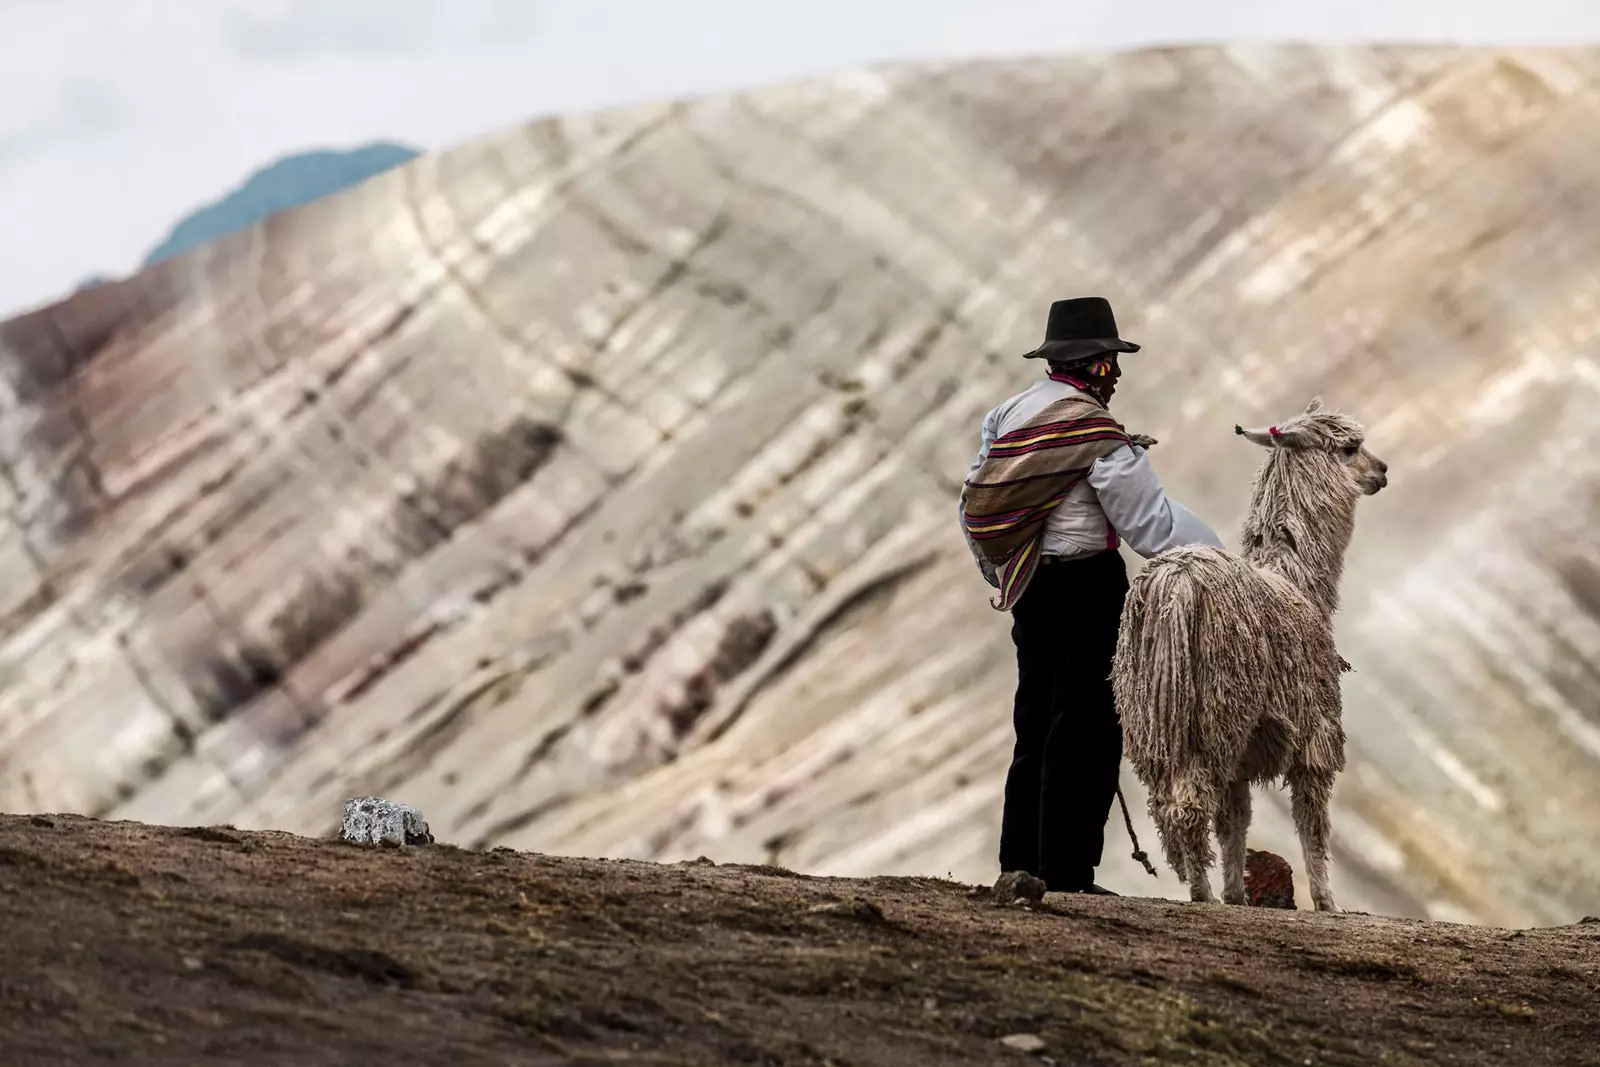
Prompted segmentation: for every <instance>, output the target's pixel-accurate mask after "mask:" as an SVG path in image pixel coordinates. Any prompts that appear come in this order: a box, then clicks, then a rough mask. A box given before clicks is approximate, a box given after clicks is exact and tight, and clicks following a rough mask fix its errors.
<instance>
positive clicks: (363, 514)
mask: <svg viewBox="0 0 1600 1067" xmlns="http://www.w3.org/2000/svg"><path fill="white" fill-rule="evenodd" d="M1597 72H1600V54H1597V53H1593V52H1587V51H1582V52H1550V51H1530V52H1488V51H1457V50H1429V49H1329V50H1312V49H1306V48H1281V49H1274V48H1258V47H1252V48H1226V49H1195V50H1166V51H1149V52H1142V53H1134V54H1125V55H1095V56H1081V57H1067V58H1054V59H1033V60H1027V61H1015V62H983V63H970V64H949V65H922V66H901V67H891V68H885V69H881V70H876V71H869V72H858V73H851V74H845V75H839V76H835V77H829V78H824V79H819V80H813V81H808V82H804V83H799V84H793V85H786V86H782V87H777V88H772V89H766V90H762V91H759V92H753V93H749V94H745V95H739V96H724V97H715V98H708V99H704V100H698V101H695V102H692V103H681V104H663V105H660V106H651V107H640V108H633V109H626V110H618V111H610V112H605V113H601V114H594V115H584V116H576V117H570V118H560V119H551V120H546V121H541V122H537V123H532V124H530V125H527V126H524V127H520V128H517V129H512V130H507V131H505V132H503V133H499V134H495V135H492V136H489V137H485V138H483V139H481V140H478V141H475V142H473V143H470V144H467V145H464V146H462V147H460V148H458V149H455V150H453V151H450V152H446V153H443V154H441V155H437V156H433V157H429V158H425V159H422V160H419V161H417V162H416V163H414V164H412V165H410V166H407V167H405V168H403V169H401V170H399V171H396V172H392V173H390V174H387V175H384V176H381V177H379V178H377V179H374V180H373V181H371V182H369V183H367V184H366V185H364V186H362V187H360V188H359V189H356V190H353V191H351V192H348V193H346V194H343V195H340V196H337V197H333V198H331V199H329V200H326V201H323V202H320V203H318V204H314V205H311V206H309V207H306V208H303V209H300V210H297V211H293V212H290V213H287V214H284V215H281V216H278V217H275V218H274V219H272V220H270V221H269V223H268V224H266V225H265V226H263V227H260V228H257V229H255V230H253V231H250V232H248V233H245V234H242V235H239V236H237V237H234V238H229V239H225V240H223V241H220V242H217V243H216V244H214V245H212V246H209V247H206V248H202V249H199V250H197V251H195V252H194V253H192V254H189V255H187V256H185V257H182V258H180V259H178V260H175V261H170V262H168V263H165V264H162V265H160V266H158V267H156V268H154V269H152V270H150V271H147V272H145V273H143V274H141V275H139V276H138V277H136V278H133V279H130V280H128V281H126V282H123V283H120V284H114V285H109V286H105V287H103V288H99V289H95V290H91V291H88V292H85V293H83V294H80V295H78V296H76V297H74V298H73V299H71V300H70V301H67V302H66V303H63V304H60V305H57V306H54V307H50V308H46V309H43V310H41V311H39V312H36V313H34V314H31V315H28V316H24V317H22V318H19V319H15V320H13V321H11V322H9V323H6V324H4V325H3V326H0V371H3V377H0V380H3V383H4V394H3V395H0V409H3V416H0V456H3V457H4V468H3V470H0V475H3V477H0V492H3V493H4V496H5V503H6V511H7V514H8V516H9V518H10V522H9V525H8V527H7V530H6V536H5V539H4V541H3V543H0V583H3V584H0V593H3V596H4V603H3V609H0V610H3V614H0V642H3V643H0V680H3V681H4V685H3V686H0V809H4V810H10V811H38V810H75V811H83V812H91V813H96V814H102V815H109V816H112V817H127V818H138V819H146V820H151V821H157V822H167V823H172V822H187V823H197V822H206V823H210V822H233V823H236V824H238V825H240V826H244V827H262V826H276V827H282V828H287V829H293V830H297V831H302V832H306V831H311V832H319V831H328V830H331V829H332V828H333V826H334V824H335V823H336V822H337V819H338V813H339V810H340V804H341V802H342V801H343V799H344V798H346V797H349V796H355V795H365V794H379V795H383V796H388V797H391V798H393V799H396V800H400V801H404V802H406V803H410V804H413V805H416V806H417V807H419V808H421V810H422V811H423V812H424V813H425V814H426V815H427V817H428V820H429V822H430V823H431V824H432V827H433V830H434V832H435V834H436V835H438V837H439V838H440V839H441V840H446V841H455V842H458V843H463V844H488V843H495V844H506V845H511V846H514V847H518V848H538V849H544V850H548V851H555V852H563V853H587V854H596V855H626V856H637V857H654V858H661V859H679V858H687V857H693V856H695V855H697V854H700V853H706V854H709V855H712V856H714V857H717V858H720V859H728V860H752V859H759V860H770V861H772V862H775V863H781V864H785V865H788V866H792V867H797V868H802V869H806V870H810V871H817V872H829V873H839V874H860V873H868V872H880V871H882V872H925V873H937V874H944V873H946V872H950V873H953V874H955V875H956V876H957V877H961V878H965V879H969V880H975V881H976V880H987V879H988V878H991V877H992V876H993V874H994V867H993V852H994V846H995V833H996V823H997V818H998V801H999V793H1000V786H1001V780H1002V775H1003V770H1004V767H1005V764H1006V761H1007V758H1008V749H1009V744H1010V737H1009V724H1008V716H1009V699H1010V686H1011V684H1012V680H1013V673H1012V672H1013V667H1012V663H1011V660H1010V646H1009V641H1008V638H1007V625H1006V620H1005V619H1004V618H1003V617H1001V616H999V615H997V614H995V613H994V612H993V611H992V610H991V609H990V608H989V607H988V605H987V594H988V589H987V587H986V586H984V585H983V584H982V582H981V580H980V579H979V577H978V575H977V574H976V571H975V569H974V568H973V566H972V564H971V561H970V559H968V557H967V556H966V555H965V552H964V548H963V546H962V543H961V539H960V535H959V531H958V528H957V526H956V523H955V513H954V503H953V501H954V495H955V492H956V488H957V485H958V484H959V480H960V478H961V477H962V475H963V473H964V471H965V469H966V465H967V463H968V462H969V460H970V458H971V455H972V452H973V449H974V448H975V446H976V429H977V423H978V420H979V418H980V417H981V415H982V413H983V411H984V410H985V409H986V408H988V407H989V406H990V405H992V404H993V403H995V402H997V401H998V400H999V399H1000V398H1002V397H1003V396H1005V395H1007V394H1008V393H1009V392H1011V391H1012V390H1014V389H1016V388H1018V387H1019V386H1020V385H1021V384H1023V383H1024V382H1025V381H1026V380H1027V379H1028V378H1029V376H1030V375H1032V374H1034V373H1036V372H1037V367H1036V366H1034V365H1032V364H1029V363H1025V362H1024V361H1022V360H1020V359H1018V358H1017V356H1018V354H1019V353H1020V352H1021V351H1023V350H1025V349H1026V348H1028V347H1031V345H1032V344H1033V343H1034V342H1035V341H1036V340H1037V338H1038V336H1039V331H1040V330H1041V328H1042V320H1043V311H1044V308H1045V306H1046V304H1047V303H1048V301H1049V300H1051V299H1053V298H1056V297H1059V296H1063V295H1071V294H1078V293H1086V292H1097V293H1104V294H1106V295H1108V296H1109V297H1111V298H1112V299H1113V300H1114V302H1115V304H1116V306H1117V308H1118V309H1119V318H1120V319H1121V321H1122V323H1123V326H1124V332H1125V333H1126V334H1127V335H1129V336H1131V337H1133V338H1135V339H1137V340H1139V341H1141V342H1143V343H1144V345H1145V349H1144V351H1143V352H1141V353H1139V355H1138V356H1137V357H1136V358H1135V359H1133V360H1131V361H1130V364H1129V367H1130V378H1129V381H1128V382H1127V387H1126V389H1125V390H1124V395H1123V396H1120V397H1119V399H1118V408H1119V411H1120V412H1121V414H1122V415H1123V416H1124V418H1125V419H1126V421H1127V422H1128V423H1129V424H1130V425H1131V426H1132V427H1133V428H1135V429H1137V430H1140V431H1143V432H1148V433H1152V434H1154V435H1155V436H1157V437H1159V438H1161V440H1162V442H1163V444H1162V446H1161V447H1160V448H1158V449H1157V451H1156V453H1155V458H1156V460H1157V465H1158V468H1159V470H1160V471H1161V473H1162V475H1163V476H1164V478H1165V479H1166V480H1167V481H1168V483H1169V485H1170V487H1171V488H1172V489H1173V490H1174V491H1175V492H1176V493H1177V494H1178V495H1180V496H1181V497H1182V498H1183V499H1185V500H1186V501H1187V502H1189V503H1190V504H1192V505H1193V506H1195V507H1197V508H1198V509H1199V510H1200V511H1201V512H1202V513H1203V514H1205V515H1207V516H1208V517H1209V518H1211V519H1212V520H1213V521H1214V522H1215V523H1216V524H1218V525H1219V527H1220V528H1222V529H1223V530H1224V531H1226V532H1227V533H1228V535H1229V536H1230V537H1231V536H1232V531H1233V529H1235V528H1236V526H1237V523H1238V520H1239V519H1240V518H1241V514H1242V509H1243V507H1244V504H1245V500H1246V493H1247V489H1248V480H1249V477H1250V475H1251V472H1252V470H1253V468H1254V464H1255V463H1256V461H1257V459H1258V458H1259V454H1258V453H1256V452H1255V451H1254V450H1253V449H1252V448H1251V447H1250V446H1248V445H1246V444H1244V443H1241V442H1240V440H1239V439H1238V438H1236V437H1235V436H1233V434H1232V433H1231V432H1230V430H1231V427H1232V426H1233V424H1234V423H1235V422H1260V421H1270V420H1272V419H1274V418H1277V417H1282V416H1284V415H1286V414H1288V413H1290V412H1292V411H1295V410H1298V408H1299V407H1300V406H1301V405H1303V404H1304V403H1305V402H1306V400H1307V399H1309V397H1310V396H1311V395H1312V394H1313V393H1321V394H1323V395H1324V396H1325V397H1326V398H1327V400H1328V401H1329V402H1330V403H1331V404H1333V405H1335V406H1338V407H1341V408H1343V409H1345V410H1348V411H1350V412H1352V413H1353V414H1355V415H1357V416H1358V417H1359V418H1362V419H1363V420H1365V421H1366V422H1368V424H1369V425H1370V427H1371V431H1372V433H1371V441H1372V445H1373V447H1374V449H1375V450H1376V451H1377V452H1378V453H1379V454H1381V455H1383V456H1384V457H1385V458H1386V459H1387V460H1388V461H1389V462H1390V464H1391V466H1392V475H1393V487H1392V489H1391V490H1390V491H1389V492H1388V493H1385V494H1383V495H1382V496H1380V497H1378V498H1376V499H1374V500H1373V501H1371V502H1368V503H1365V504H1364V505H1363V510H1362V513H1361V517H1360V520H1359V525H1358V530H1357V535H1356V542H1355V545H1354V548H1353V551H1352V554H1351V559H1350V572H1349V577H1348V580H1347V582H1346V586H1345V588H1346V594H1347V599H1346V607H1345V610H1344V612H1343V614H1342V616H1341V618H1340V623H1339V627H1340V637H1341V649H1342V651H1343V652H1344V653H1345V655H1346V656H1347V657H1348V658H1349V659H1350V660H1351V661H1352V662H1354V664H1355V665H1356V669H1357V673H1355V674H1354V675H1351V676H1347V679H1346V694H1347V716H1348V723H1349V727H1350V731H1351V734H1352V744H1351V764H1352V766H1351V770H1350V772H1349V773H1348V774H1347V775H1346V776H1345V778H1344V779H1343V780H1342V782H1341V785H1340V789H1339V811H1338V816H1337V838H1338V843H1339V854H1338V862H1337V866H1336V871H1335V884H1336V889H1337V890H1338V892H1339V893H1340V894H1341V903H1343V904H1344V905H1345V906H1346V907H1353V908H1366V909H1372V910H1380V911H1386V912H1391V913H1398V914H1428V915H1431V916H1434V917H1445V918H1450V917H1456V918H1463V919H1468V920H1476V921H1495V922H1506V923H1520V922H1562V921H1570V920H1571V919H1574V918H1576V917H1578V916H1579V915H1581V914H1583V913H1584V912H1585V911H1586V910H1587V911H1590V912H1592V911H1595V910H1600V897H1597V896H1596V894H1597V892H1600V890H1597V888H1596V887H1600V790H1597V789H1596V788H1595V787H1594V783H1595V781H1596V774H1597V771H1600V714H1597V712H1596V710H1595V709H1596V707H1597V698H1600V550H1597V548H1596V543H1597V542H1596V540H1595V538H1594V536H1593V533H1592V531H1593V529H1594V528H1595V525H1596V522H1597V520H1600V459H1597V458H1596V457H1597V455H1600V452H1597V449H1596V444H1597V443H1600V442H1597V440H1596V438H1597V430H1600V420H1597V418H1596V415H1595V412H1596V411H1597V410H1600V409H1597V395H1596V387H1597V383H1600V368H1597V366H1596V363H1595V361H1594V360H1593V358H1592V355H1591V354H1592V352H1593V344H1594V340H1595V336H1596V332H1597V330H1600V315H1597V310H1596V307H1597V305H1596V299H1597V296H1600V284H1597V275H1596V272H1595V269H1594V266H1593V265H1594V264H1595V263H1596V262H1597V261H1600V236H1597V231H1596V230H1595V228H1594V227H1593V226H1592V225H1591V222H1592V219H1593V217H1594V211H1595V209H1596V207H1597V206H1600V205H1597V204H1596V194H1595V190H1596V189H1597V188H1600V161H1597V160H1596V158H1595V156H1594V155H1593V153H1591V152H1589V151H1588V150H1587V148H1586V145H1587V144H1588V143H1589V142H1590V141H1591V140H1592V137H1593V132H1594V128H1595V123H1596V121H1597V120H1596V118H1595V116H1596V114H1600V111H1597V107H1596V105H1597V100H1596V92H1595V89H1594V84H1595V75H1596V74H1597ZM1129 785H1130V801H1132V802H1133V804H1134V806H1135V809H1136V812H1137V813H1138V814H1139V816H1140V817H1139V823H1140V825H1141V826H1142V827H1143V828H1144V831H1145V833H1146V834H1147V835H1148V834H1149V833H1150V831H1149V826H1148V822H1146V821H1145V820H1144V819H1143V817H1142V811H1141V810H1139V809H1142V805H1143V798H1142V796H1140V795H1139V794H1138V791H1137V787H1136V786H1135V785H1134V784H1133V783H1132V782H1131V780H1130V781H1129ZM1257 809H1258V813H1259V814H1258V822H1257V826H1258V832H1257V835H1256V837H1255V838H1254V840H1253V844H1256V845H1258V846H1263V847H1268V848H1272V849H1275V850H1277V851H1280V852H1283V853H1285V854H1286V855H1288V856H1290V857H1291V858H1294V859H1296V860H1298V850H1297V849H1296V848H1295V846H1294V844H1293V842H1292V837H1291V836H1290V833H1289V831H1288V824H1287V819H1286V818H1285V814H1284V805H1283V804H1282V802H1281V798H1280V797H1279V796H1277V795H1276V794H1273V795H1270V796H1268V797H1266V798H1263V799H1262V800H1261V801H1260V802H1258V805H1257ZM1119 823H1120V820H1118V819H1116V818H1115V817H1114V819H1113V827H1112V834H1111V838H1110V841H1109V843H1108V846H1107V852H1108V860H1107V867H1106V869H1105V872H1104V873H1105V880H1106V881H1108V882H1109V883H1110V884H1112V885H1113V886H1115V887H1117V888H1119V889H1123V890H1126V891H1131V892H1142V893H1151V892H1155V893H1165V894H1169V895H1177V894H1179V892H1180V887H1179V886H1178V885H1177V884H1176V882H1175V880H1174V879H1173V878H1172V876H1171V874H1170V872H1166V871H1163V874H1162V877H1161V879H1160V880H1159V881H1155V882H1152V881H1151V880H1150V879H1149V878H1148V876H1147V875H1145V874H1144V873H1143V872H1142V871H1140V870H1139V869H1138V868H1137V867H1136V866H1135V865H1134V864H1133V862H1132V861H1131V860H1129V859H1127V858H1126V853H1127V843H1126V840H1125V835H1124V834H1123V833H1122V831H1121V829H1120V825H1119ZM1146 844H1147V845H1153V841H1152V840H1151V839H1150V838H1149V837H1147V838H1146Z"/></svg>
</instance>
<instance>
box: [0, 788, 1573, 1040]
mask: <svg viewBox="0 0 1600 1067" xmlns="http://www.w3.org/2000/svg"><path fill="white" fill-rule="evenodd" d="M0 894H3V896H0V899H3V901H4V911H5V922H4V924H3V926H0V938H3V940H0V961H3V966H0V1063H3V1064H6V1065H7V1067H13V1065H28V1064H73V1065H83V1067H88V1065H93V1064H101V1063H112V1062H115V1063H119V1064H120V1063H127V1064H154V1063H162V1064H185V1065H189V1064H201V1063H205V1064H212V1063H219V1064H220V1063H249V1064H268V1063H270V1064H286V1063H292V1064H296V1065H302V1067H310V1065H316V1064H339V1065H345V1064H352V1063H381V1064H387V1065H390V1067H399V1065H403V1064H433V1063H438V1064H446V1063H450V1064H487V1063H495V1064H566V1063H629V1064H718V1065H720V1064H772V1065H777V1064H818V1065H820V1064H832V1065H834V1067H846V1065H853V1067H865V1065H869V1064H872V1065H885V1067H888V1065H904V1067H934V1065H939V1064H986V1065H988V1064H1004V1063H1013V1062H1014V1063H1018V1064H1023V1063H1027V1062H1029V1061H1030V1059H1031V1060H1032V1061H1033V1062H1039V1063H1055V1064H1133V1063H1186V1064H1213V1065H1220V1064H1255V1063H1264V1064H1350V1065H1356V1064H1362V1065H1364V1064H1372V1063H1449V1064H1505V1063H1516V1064H1521V1065H1535V1064H1573V1065H1577V1064H1600V992H1597V990H1600V923H1592V922H1584V923H1579V924H1576V925H1573V926H1569V927H1564V928H1555V929H1540V930H1525V931H1505V930H1493V929H1486V928H1478V927H1465V926H1450V925H1442V924H1428V923H1421V922H1415V921H1398V920H1388V919H1380V918H1375V917H1369V916H1363V915H1353V914H1345V915H1326V916H1325V915H1314V914H1307V913H1297V912H1282V911H1270V910H1265V909H1255V908H1225V907H1220V906H1214V907H1201V906H1193V905H1185V904H1177V903H1173V902H1170V901H1154V900H1137V899H1105V898H1058V897H1054V896H1051V897H1047V898H1046V899H1045V901H1044V902H1043V904H1041V905H1038V906H1034V907H1032V908H1021V907H997V906H995V905H994V904H993V903H992V902H991V901H989V900H988V899H985V896H984V894H982V893H981V892H977V891H973V890H970V889H969V888H968V887H966V886H962V885H958V884H955V883H952V882H944V881H938V880H928V879H906V878H894V879H872V880H865V881H846V880H833V879H823V878H811V877H804V876H800V875H796V874H792V873H789V872H787V871H782V870H777V869H771V868H753V867H728V866H716V865H712V864H710V863H708V862H702V863H696V864H685V865H679V866H657V865H650V864H643V863H632V862H602V861H591V860H571V859H554V858H547V857H543V856H537V855H528V854H521V853H515V852H511V851H506V850H495V851H490V852H471V851H464V850H459V849H456V848H452V847H448V846H431V847H422V848H408V849H405V850H394V849H385V850H378V849H370V848H361V847H357V846H352V845H344V844H339V843H336V842H332V841H323V840H312V839H307V838H301V837H295V836H291V835H288V834H279V833H244V832H239V831H235V830H231V829H226V828H220V827H213V828H189V829H177V828H167V827H156V826H146V825H142V824H137V823H125V822H124V823H109V822H97V821H92V820H88V819H84V818H78V817H73V816H50V817H44V816H16V817H5V818H0Z"/></svg>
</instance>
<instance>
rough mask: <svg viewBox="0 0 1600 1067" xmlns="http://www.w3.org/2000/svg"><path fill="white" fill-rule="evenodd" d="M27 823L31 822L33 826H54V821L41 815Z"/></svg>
mask: <svg viewBox="0 0 1600 1067" xmlns="http://www.w3.org/2000/svg"><path fill="white" fill-rule="evenodd" d="M28 821H29V822H31V823H32V824H33V825H35V826H54V825H55V822H54V821H52V820H50V819H47V818H45V817H44V816H43V815H35V816H33V818H31V819H29V820H28Z"/></svg>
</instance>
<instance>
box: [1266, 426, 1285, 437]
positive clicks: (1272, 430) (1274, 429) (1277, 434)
mask: <svg viewBox="0 0 1600 1067" xmlns="http://www.w3.org/2000/svg"><path fill="white" fill-rule="evenodd" d="M1267 432H1268V433H1270V434H1271V435H1272V436H1274V437H1282V436H1283V434H1282V433H1280V432H1279V431H1278V428H1277V427H1276V426H1268V427H1267Z"/></svg>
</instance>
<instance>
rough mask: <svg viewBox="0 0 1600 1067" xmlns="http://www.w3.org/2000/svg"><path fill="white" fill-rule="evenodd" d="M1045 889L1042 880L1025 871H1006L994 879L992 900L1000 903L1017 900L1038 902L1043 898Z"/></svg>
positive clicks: (1011, 902)
mask: <svg viewBox="0 0 1600 1067" xmlns="http://www.w3.org/2000/svg"><path fill="white" fill-rule="evenodd" d="M1045 890H1046V887H1045V884H1044V881H1043V880H1042V879H1039V878H1035V877H1034V876H1033V875H1031V874H1029V873H1028V872H1027V871H1007V872H1006V873H1005V874H1002V875H1001V876H1000V877H999V878H997V879H995V883H994V902H995V903H996V904H1001V905H1005V904H1013V903H1015V902H1016V901H1019V900H1026V901H1029V902H1032V903H1038V902H1039V901H1041V900H1043V899H1044V894H1045Z"/></svg>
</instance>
